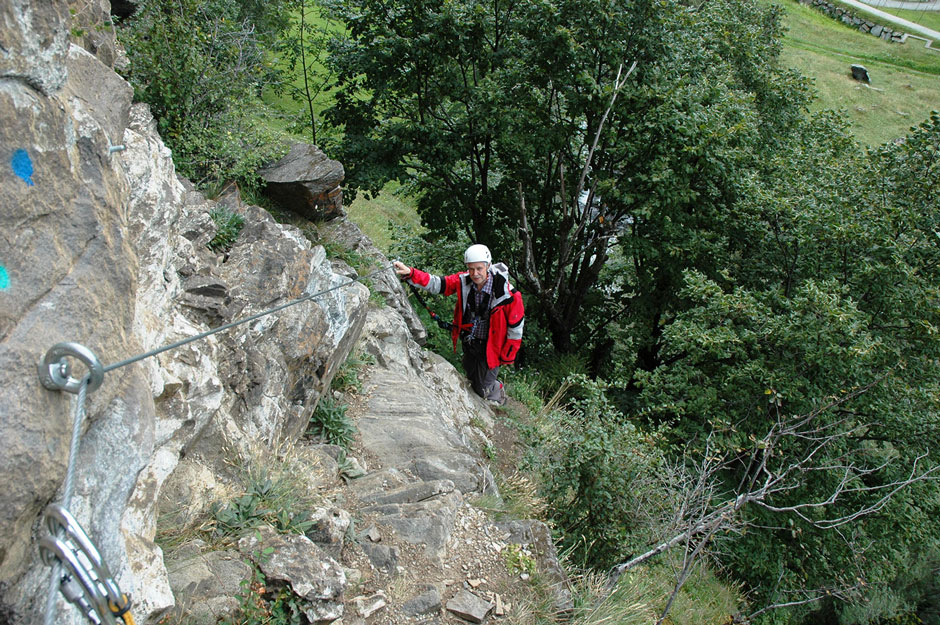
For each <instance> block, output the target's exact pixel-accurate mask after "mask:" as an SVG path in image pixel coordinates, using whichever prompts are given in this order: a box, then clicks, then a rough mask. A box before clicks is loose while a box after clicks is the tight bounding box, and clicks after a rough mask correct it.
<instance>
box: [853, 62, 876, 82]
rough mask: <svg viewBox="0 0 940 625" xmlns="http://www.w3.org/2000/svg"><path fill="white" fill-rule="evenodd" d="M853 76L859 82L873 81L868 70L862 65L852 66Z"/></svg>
mask: <svg viewBox="0 0 940 625" xmlns="http://www.w3.org/2000/svg"><path fill="white" fill-rule="evenodd" d="M851 69H852V78H854V79H855V80H857V81H859V82H871V81H870V80H869V78H868V70H867V69H865V67H864V66H862V65H853V66H852V68H851Z"/></svg>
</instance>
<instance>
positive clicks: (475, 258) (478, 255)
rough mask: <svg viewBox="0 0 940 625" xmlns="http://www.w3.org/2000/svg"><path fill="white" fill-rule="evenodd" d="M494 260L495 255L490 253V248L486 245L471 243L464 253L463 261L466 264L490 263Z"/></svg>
mask: <svg viewBox="0 0 940 625" xmlns="http://www.w3.org/2000/svg"><path fill="white" fill-rule="evenodd" d="M492 262H493V256H492V255H491V254H490V248H488V247H486V246H485V245H480V244H479V243H477V244H476V245H471V246H470V247H468V248H467V251H466V252H464V253H463V263H464V264H465V265H467V264H469V263H486V264H487V265H489V264H490V263H492Z"/></svg>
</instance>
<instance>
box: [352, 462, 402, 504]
mask: <svg viewBox="0 0 940 625" xmlns="http://www.w3.org/2000/svg"><path fill="white" fill-rule="evenodd" d="M408 481H409V480H408V477H407V476H406V475H405V474H404V473H402V472H401V471H399V470H398V469H396V468H394V467H389V468H385V469H380V470H378V471H373V472H372V473H369V474H368V475H364V476H362V477H360V478H359V479H357V480H355V481H354V482H350V483H349V488H350V489H352V491H353V492H354V493H357V494H358V495H359V496H360V497H362V496H363V495H365V494H368V493H371V492H373V491H377V490H386V489H395V488H399V487H401V486H404V485H405V484H407V483H408Z"/></svg>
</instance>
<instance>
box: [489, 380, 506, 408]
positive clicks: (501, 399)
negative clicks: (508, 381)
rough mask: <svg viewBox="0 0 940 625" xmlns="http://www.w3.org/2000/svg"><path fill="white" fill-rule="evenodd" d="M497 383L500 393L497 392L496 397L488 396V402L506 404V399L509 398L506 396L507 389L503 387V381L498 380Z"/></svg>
mask: <svg viewBox="0 0 940 625" xmlns="http://www.w3.org/2000/svg"><path fill="white" fill-rule="evenodd" d="M497 384H499V390H498V393H497V394H496V397H492V398H491V397H487V399H486V401H487V403H489V404H490V405H491V406H505V405H506V399H508V398H507V397H506V391H505V389H503V383H502V382H497Z"/></svg>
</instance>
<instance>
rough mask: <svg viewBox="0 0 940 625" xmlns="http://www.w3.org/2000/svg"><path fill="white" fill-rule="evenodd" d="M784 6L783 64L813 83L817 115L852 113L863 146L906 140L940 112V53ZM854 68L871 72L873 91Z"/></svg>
mask: <svg viewBox="0 0 940 625" xmlns="http://www.w3.org/2000/svg"><path fill="white" fill-rule="evenodd" d="M762 1H764V0H762ZM781 6H782V7H783V8H784V10H785V11H786V17H785V18H784V24H785V26H786V27H787V35H786V37H785V39H784V46H783V55H782V57H783V59H782V60H783V63H784V64H785V65H787V66H789V67H793V68H795V69H797V70H798V71H799V72H800V73H802V74H803V75H805V76H808V77H810V78H812V79H813V82H814V84H815V87H816V89H817V91H818V99H817V101H816V103H815V104H814V106H813V108H814V109H815V110H821V109H834V110H839V109H842V110H844V111H845V112H846V114H847V115H848V117H849V118H850V119H851V121H852V123H853V128H854V132H855V135H856V136H857V137H858V138H859V141H861V142H862V143H863V144H865V145H878V144H881V143H884V142H886V141H891V140H893V139H895V138H897V137H901V136H903V135H905V134H907V132H908V130H909V129H910V128H911V127H912V126H916V125H918V124H920V123H921V122H922V121H924V120H925V119H927V116H928V115H929V114H930V111H931V110H937V109H940V53H938V52H933V51H931V50H927V49H926V48H924V47H923V42H920V41H918V40H909V41H910V42H911V43H906V44H896V43H889V42H886V41H882V40H881V39H878V38H877V37H873V36H871V35H868V34H865V33H860V32H858V31H856V30H854V29H852V28H849V27H848V26H845V25H844V24H842V23H840V22H837V21H836V20H833V19H831V18H829V17H827V16H825V15H823V14H822V13H821V12H819V11H816V10H815V9H812V8H810V7H807V6H803V5H800V4H798V3H797V2H795V1H790V0H788V1H786V2H783V3H782V4H781ZM912 21H914V20H912ZM853 64H859V65H864V66H865V67H866V68H867V69H868V72H869V76H870V77H871V85H869V86H866V85H862V84H860V83H858V82H856V81H855V80H853V79H852V75H851V71H850V69H849V67H850V66H851V65H853Z"/></svg>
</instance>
